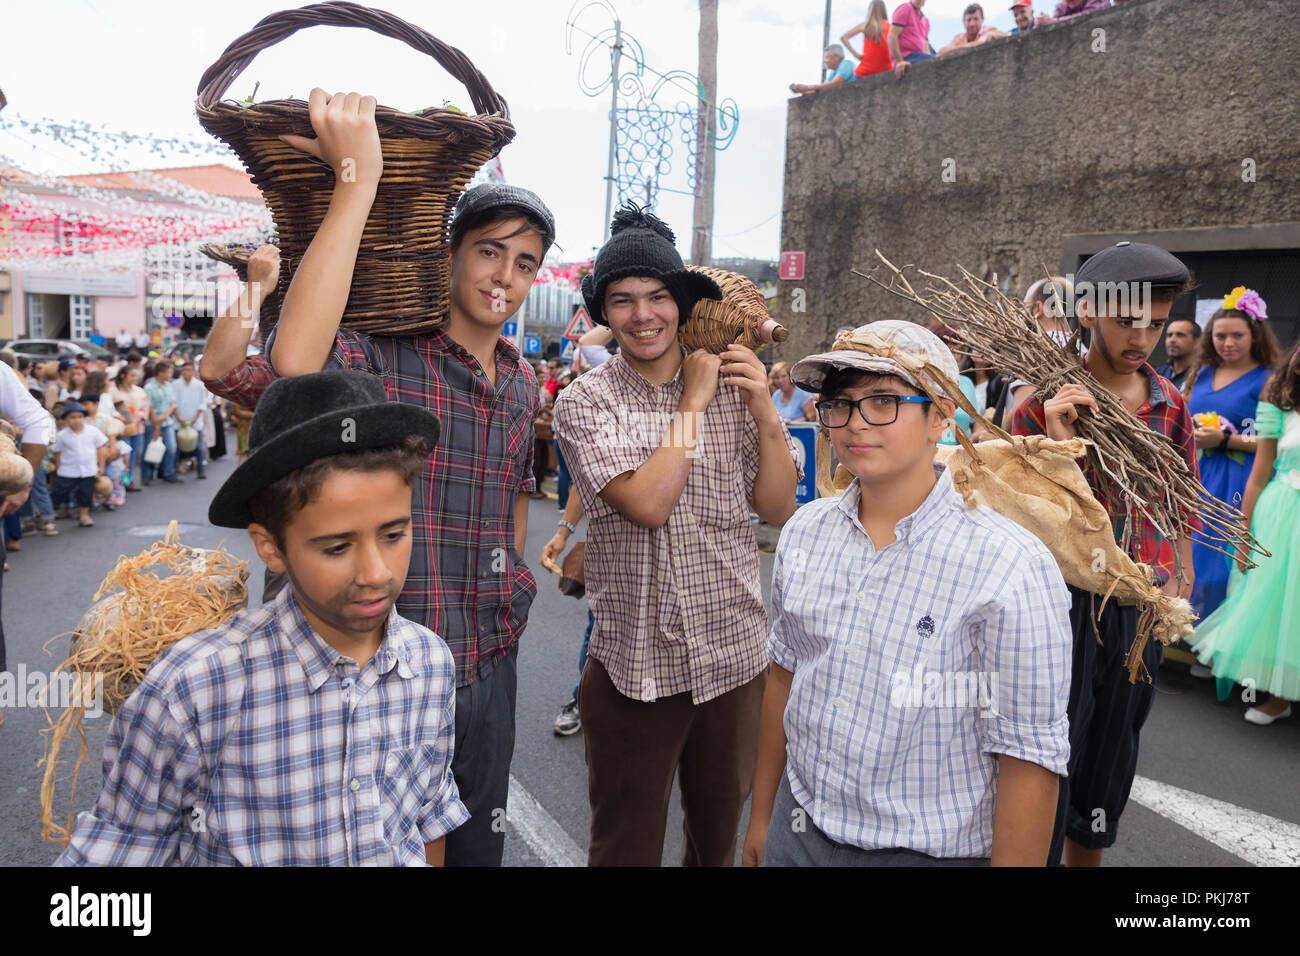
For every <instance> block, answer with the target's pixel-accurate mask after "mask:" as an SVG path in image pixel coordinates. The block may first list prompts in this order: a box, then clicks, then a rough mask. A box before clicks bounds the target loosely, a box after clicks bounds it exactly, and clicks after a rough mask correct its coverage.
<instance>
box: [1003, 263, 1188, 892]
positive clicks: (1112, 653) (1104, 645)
mask: <svg viewBox="0 0 1300 956" xmlns="http://www.w3.org/2000/svg"><path fill="white" fill-rule="evenodd" d="M1190 288H1192V281H1191V274H1190V273H1189V272H1188V270H1187V267H1186V266H1184V265H1183V263H1182V262H1180V261H1179V260H1178V259H1177V258H1176V257H1175V256H1173V255H1171V254H1170V253H1168V252H1166V251H1165V250H1164V249H1161V248H1159V247H1158V246H1153V245H1148V244H1146V243H1141V242H1119V243H1116V244H1115V245H1114V246H1111V247H1110V248H1108V249H1103V250H1102V251H1101V252H1099V253H1097V254H1096V255H1095V256H1093V257H1092V258H1090V259H1089V260H1088V261H1087V262H1085V263H1084V264H1083V265H1082V266H1080V267H1079V271H1078V272H1077V273H1076V274H1075V278H1074V294H1075V311H1076V314H1077V315H1078V319H1079V324H1080V325H1081V326H1083V327H1084V328H1086V329H1089V330H1091V332H1092V342H1091V344H1090V346H1089V348H1088V352H1087V354H1086V355H1085V356H1084V367H1085V368H1087V370H1088V371H1089V373H1091V375H1092V377H1093V378H1094V379H1096V381H1097V385H1098V386H1099V387H1101V388H1104V389H1108V390H1109V391H1111V392H1112V393H1114V394H1115V396H1116V397H1118V398H1119V399H1120V400H1121V401H1122V402H1123V403H1124V407H1125V408H1127V409H1128V410H1129V411H1130V412H1132V413H1133V414H1134V415H1136V416H1137V417H1138V418H1139V419H1140V420H1141V421H1143V422H1144V423H1145V424H1146V426H1147V427H1148V428H1150V429H1151V430H1152V431H1154V432H1156V433H1158V434H1160V435H1163V436H1164V437H1165V438H1166V439H1168V440H1169V441H1170V442H1171V443H1172V444H1173V445H1174V447H1175V448H1176V449H1177V450H1178V452H1179V454H1181V455H1182V456H1183V458H1184V459H1186V461H1187V467H1188V469H1189V470H1190V471H1191V473H1192V474H1193V475H1199V470H1198V468H1197V464H1196V443H1195V440H1194V439H1195V434H1194V431H1193V428H1192V420H1191V416H1190V415H1189V414H1188V412H1187V404H1186V403H1185V402H1184V401H1183V396H1182V394H1181V393H1180V392H1179V391H1178V389H1177V388H1175V387H1174V385H1173V384H1172V383H1171V382H1169V381H1167V380H1166V379H1163V378H1161V377H1160V376H1159V375H1157V374H1156V372H1155V369H1153V368H1152V367H1151V366H1150V365H1149V364H1148V362H1147V359H1148V358H1150V356H1151V353H1152V352H1153V351H1154V350H1155V347H1156V345H1157V344H1159V342H1160V336H1161V333H1162V332H1163V330H1164V327H1165V322H1166V320H1167V319H1168V318H1169V311H1170V309H1171V308H1172V306H1173V304H1174V300H1175V299H1177V298H1178V296H1179V295H1181V294H1182V293H1183V292H1185V291H1187V290H1188V289H1190ZM1117 293H1122V294H1117ZM1096 407H1097V400H1096V398H1094V397H1093V394H1092V392H1091V391H1090V390H1089V389H1088V388H1085V387H1083V386H1082V385H1066V386H1064V387H1063V388H1062V389H1061V390H1060V391H1059V392H1057V393H1056V395H1054V396H1052V397H1051V398H1048V399H1046V401H1044V400H1043V397H1042V396H1036V397H1034V398H1031V399H1030V400H1029V401H1027V402H1025V404H1024V405H1021V406H1020V407H1019V408H1017V409H1016V412H1015V415H1014V417H1013V419H1012V432H1013V433H1014V434H1017V435H1044V434H1045V435H1047V436H1048V437H1049V438H1052V439H1055V440H1058V441H1064V440H1066V439H1069V438H1073V437H1074V434H1075V426H1074V421H1075V420H1076V419H1077V418H1078V417H1079V409H1080V408H1089V409H1093V410H1095V409H1096ZM1085 473H1086V475H1087V478H1088V483H1089V484H1090V485H1091V486H1092V489H1093V494H1094V495H1095V496H1096V497H1097V499H1098V500H1099V501H1100V502H1101V503H1102V504H1103V505H1104V506H1105V507H1106V510H1107V512H1108V513H1109V514H1110V520H1111V524H1112V525H1113V526H1114V528H1115V536H1116V537H1115V540H1116V542H1117V543H1121V544H1122V541H1123V538H1124V532H1125V528H1126V527H1128V526H1129V525H1131V526H1132V536H1131V544H1130V545H1129V555H1130V557H1132V558H1133V559H1134V560H1135V561H1138V562H1141V563H1143V564H1147V565H1150V567H1151V568H1152V570H1153V571H1154V572H1155V575H1156V580H1157V583H1159V584H1161V585H1162V586H1163V588H1164V590H1165V593H1167V594H1170V595H1177V596H1179V597H1187V596H1188V595H1189V594H1190V593H1191V590H1192V553H1191V539H1190V538H1188V539H1186V540H1184V541H1181V542H1170V541H1168V540H1166V539H1164V538H1163V537H1162V536H1161V535H1160V534H1159V532H1158V531H1157V530H1156V528H1155V526H1154V525H1153V524H1152V523H1151V522H1150V521H1149V520H1148V519H1147V518H1145V517H1143V516H1142V515H1141V514H1139V513H1138V512H1137V511H1136V509H1131V508H1129V507H1128V506H1127V505H1126V503H1125V502H1123V501H1122V500H1110V499H1111V497H1112V496H1110V495H1108V494H1107V493H1105V492H1104V491H1102V490H1100V489H1099V486H1098V477H1097V476H1096V475H1095V474H1093V473H1092V471H1091V469H1086V470H1085ZM1174 547H1178V548H1179V549H1180V551H1181V562H1180V563H1181V567H1182V573H1183V577H1182V580H1178V579H1177V578H1176V576H1175V575H1174V568H1175V563H1176V562H1175V556H1174ZM1070 596H1071V599H1072V606H1071V608H1070V624H1071V627H1072V628H1073V631H1074V663H1073V671H1072V674H1071V678H1070V709H1069V713H1070V766H1069V773H1068V775H1067V776H1066V777H1065V778H1064V779H1062V781H1061V793H1060V798H1059V803H1058V807H1057V818H1056V831H1055V834H1054V835H1053V838H1052V855H1051V860H1050V862H1051V864H1052V865H1056V864H1058V863H1060V862H1061V861H1062V857H1064V862H1065V865H1066V866H1100V865H1101V854H1102V850H1104V849H1105V848H1106V847H1109V846H1113V845H1114V843H1115V839H1116V836H1117V833H1118V826H1119V818H1120V815H1121V814H1122V813H1123V812H1124V807H1125V805H1126V804H1127V803H1128V795H1129V790H1130V789H1131V788H1132V786H1133V775H1134V774H1135V773H1136V771H1137V758H1138V737H1139V734H1140V733H1141V730H1142V725H1143V724H1144V723H1145V722H1146V719H1147V714H1148V713H1149V712H1150V710H1151V703H1152V701H1153V699H1154V697H1155V675H1156V671H1157V670H1158V668H1159V664H1160V653H1161V652H1160V643H1159V642H1158V641H1148V642H1147V645H1146V648H1145V650H1144V652H1143V661H1142V662H1143V664H1144V665H1145V668H1146V671H1147V673H1148V674H1149V675H1150V679H1149V680H1148V681H1138V682H1137V683H1130V682H1129V676H1128V674H1129V672H1128V669H1127V668H1125V667H1124V659H1125V657H1126V655H1127V654H1128V649H1129V647H1130V646H1131V645H1132V643H1133V641H1134V639H1135V638H1136V637H1137V628H1138V614H1137V608H1135V607H1125V606H1122V605H1120V604H1118V603H1117V602H1115V601H1107V602H1106V604H1105V607H1104V608H1103V609H1102V610H1101V614H1100V616H1098V614H1097V608H1098V607H1099V606H1100V605H1101V603H1102V597H1101V596H1100V595H1095V594H1090V593H1089V592H1087V591H1084V590H1082V589H1080V588H1076V587H1073V586H1072V587H1071V588H1070Z"/></svg>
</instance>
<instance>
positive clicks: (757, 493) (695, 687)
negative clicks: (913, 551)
mask: <svg viewBox="0 0 1300 956" xmlns="http://www.w3.org/2000/svg"><path fill="white" fill-rule="evenodd" d="M673 242H674V237H673V232H672V230H671V229H669V228H668V226H667V225H666V224H665V223H664V222H662V221H661V220H659V219H658V218H656V217H655V216H653V215H650V214H649V213H645V212H642V211H641V210H640V209H638V208H637V207H635V206H632V205H628V206H625V207H624V208H622V209H620V210H619V212H618V214H617V215H616V216H615V218H614V223H613V228H612V229H611V235H610V238H609V241H608V242H606V243H605V245H604V246H603V247H602V248H601V250H600V252H599V253H598V254H597V255H596V261H595V264H594V268H593V271H592V272H591V273H590V274H589V275H587V276H586V277H584V279H583V283H582V294H583V298H584V299H585V300H586V304H587V310H588V312H589V313H590V315H591V317H592V319H593V320H594V321H595V322H597V323H599V324H601V325H605V326H608V327H609V328H610V330H611V331H612V332H613V334H614V338H615V339H616V340H617V341H618V346H619V351H618V354H617V355H615V356H614V357H613V358H611V359H609V360H608V361H606V362H605V363H603V364H602V365H600V366H599V367H598V368H596V369H593V370H592V371H590V372H588V373H586V374H585V375H582V376H579V378H578V379H577V380H576V381H575V382H573V384H571V385H569V387H568V388H566V389H564V390H563V391H562V392H561V393H560V395H559V398H557V399H556V403H555V419H554V428H555V436H556V438H557V440H558V441H559V443H560V450H561V453H562V454H563V455H564V460H565V461H566V462H568V463H569V466H570V472H571V473H572V476H573V480H574V484H575V486H576V487H577V489H578V494H579V496H580V498H581V500H582V505H583V507H584V509H585V510H586V512H587V515H588V518H589V521H590V529H589V531H588V534H587V551H586V561H585V567H586V587H587V600H588V602H589V605H590V607H591V611H592V614H593V615H594V619H595V626H594V627H593V629H592V632H591V643H590V646H589V648H588V653H587V663H586V666H585V667H584V669H583V673H582V681H581V684H580V689H579V695H578V709H579V711H580V712H581V714H582V723H583V733H584V738H585V744H586V756H587V769H588V785H587V787H588V794H589V796H590V799H591V844H590V847H589V849H588V862H589V863H590V864H591V865H592V866H658V865H659V863H660V861H661V859H662V856H663V838H664V827H665V825H666V820H667V814H668V802H669V799H670V797H671V793H672V786H673V777H674V774H676V775H677V781H678V784H679V786H680V787H681V794H682V808H683V811H684V813H685V818H686V819H685V830H686V833H685V836H686V839H685V841H684V846H683V863H684V864H685V865H702V866H729V865H731V864H732V863H733V862H734V860H735V852H736V838H737V831H738V829H739V824H740V817H741V813H742V812H743V810H744V806H745V801H746V799H747V798H748V796H749V786H750V780H751V778H752V776H753V770H754V757H755V752H756V747H757V743H758V713H759V705H760V702H761V698H762V693H763V675H764V671H765V670H766V665H767V661H766V659H765V656H764V654H763V638H764V635H765V633H766V631H767V615H766V613H765V611H764V608H763V596H762V591H761V588H760V582H759V570H758V569H759V564H758V560H759V559H758V546H757V542H756V540H755V538H754V532H753V529H752V527H751V525H750V521H749V509H750V507H751V506H752V507H753V509H754V511H756V512H757V513H758V515H759V517H760V518H762V519H763V520H765V521H767V522H769V523H771V524H780V523H781V522H783V521H785V520H786V518H788V517H789V516H790V514H791V513H792V512H793V511H794V505H795V485H796V484H797V482H798V480H799V471H798V468H797V466H796V464H795V461H796V452H795V447H794V445H793V443H792V441H791V439H790V436H789V433H788V432H787V431H786V429H785V426H784V425H783V424H782V423H781V420H780V418H779V417H778V415H777V413H776V408H775V406H774V405H773V404H772V401H771V398H770V397H769V394H768V390H767V375H766V372H765V370H764V368H763V365H762V363H761V362H760V361H759V360H758V357H757V356H756V355H755V354H754V353H753V352H752V351H751V350H750V349H748V348H745V347H743V346H741V345H732V346H731V347H730V348H729V349H728V350H727V351H724V352H723V353H722V354H721V355H714V354H711V353H709V352H706V351H704V350H702V349H701V350H696V351H693V352H691V353H690V354H689V355H684V354H683V349H682V347H681V346H680V345H679V344H678V342H677V331H678V328H679V327H680V326H681V324H682V323H683V322H687V321H692V320H691V309H692V308H693V307H694V306H695V303H696V302H698V301H699V300H700V299H701V298H706V297H707V298H715V299H716V298H721V291H720V290H719V288H718V286H717V284H716V283H715V282H714V281H713V280H712V279H709V278H708V277H706V276H704V275H703V274H702V273H698V272H691V271H690V270H688V269H686V268H685V267H684V265H683V264H682V259H681V256H680V255H678V253H677V250H676V248H675V247H674V245H673Z"/></svg>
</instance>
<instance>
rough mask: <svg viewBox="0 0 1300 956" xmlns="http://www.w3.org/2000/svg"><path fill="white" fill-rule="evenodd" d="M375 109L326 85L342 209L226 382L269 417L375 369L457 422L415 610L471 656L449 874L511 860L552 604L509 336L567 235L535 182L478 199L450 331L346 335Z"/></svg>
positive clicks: (423, 497) (433, 497) (453, 247)
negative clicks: (284, 400) (512, 819)
mask: <svg viewBox="0 0 1300 956" xmlns="http://www.w3.org/2000/svg"><path fill="white" fill-rule="evenodd" d="M374 110H375V101H374V98H373V97H368V96H367V97H359V96H357V95H356V94H349V95H347V96H346V97H339V96H335V97H330V96H329V95H327V94H326V93H325V92H324V91H323V90H320V89H315V90H312V92H311V99H310V103H309V112H310V114H311V121H312V127H313V129H314V130H315V132H316V134H317V137H318V138H316V139H308V138H305V137H301V136H286V137H285V140H286V141H287V142H289V143H290V144H291V145H293V146H295V147H297V148H299V149H302V150H304V151H306V152H310V153H312V154H313V155H315V156H317V157H319V158H321V159H322V160H323V161H324V162H326V163H328V164H330V165H331V166H333V167H334V169H335V173H336V175H335V186H334V192H333V195H332V197H331V199H330V206H329V211H328V212H327V213H326V215H325V218H324V220H323V221H322V222H321V225H320V228H319V229H318V230H317V232H316V235H315V236H314V237H313V238H312V242H311V245H310V246H309V247H308V249H307V252H306V253H305V254H304V255H303V257H302V260H301V261H300V262H299V263H297V264H296V268H295V271H294V275H293V281H292V282H291V283H290V285H289V289H288V291H287V293H286V294H285V297H284V304H283V307H282V309H281V311H280V319H279V322H278V323H277V325H276V328H275V331H274V332H273V333H272V334H271V335H270V336H268V337H267V340H266V348H265V355H266V357H267V359H269V361H270V363H271V365H273V366H274V368H272V367H271V366H270V365H265V364H264V362H265V360H261V361H262V362H263V364H262V365H261V369H260V372H259V371H255V370H256V361H257V360H256V359H250V360H248V361H247V362H245V363H241V364H240V365H238V366H236V367H235V369H234V370H232V371H231V372H230V373H229V374H228V375H227V376H225V377H224V378H225V381H223V382H210V383H208V387H209V389H210V390H211V391H212V392H214V393H215V394H218V395H221V396H222V397H224V398H229V399H231V400H232V401H235V402H238V403H239V404H240V405H243V406H244V407H245V408H255V407H256V405H257V396H258V395H259V394H260V391H261V388H262V387H264V384H265V381H267V380H270V379H273V378H274V377H275V376H276V375H285V376H290V375H302V374H308V373H311V372H315V371H318V370H319V369H321V368H322V367H326V366H334V367H339V368H355V369H363V370H366V371H370V372H373V373H374V374H376V375H378V376H379V377H380V379H381V380H382V381H383V383H384V389H385V391H386V393H387V394H388V397H389V399H390V400H392V401H396V402H409V403H411V404H414V405H417V406H419V407H422V408H428V409H430V410H432V411H433V412H434V413H435V414H437V415H438V418H439V420H440V421H441V422H442V423H443V440H442V441H441V442H440V443H439V446H438V447H437V448H436V449H434V450H433V454H432V455H431V456H430V457H429V459H428V461H427V462H426V464H425V467H424V469H423V470H422V471H421V473H420V476H419V478H418V479H417V481H416V485H415V501H416V507H415V512H414V513H415V529H414V537H415V547H414V550H413V551H412V556H411V572H410V574H409V576H408V577H407V584H406V589H405V591H404V592H403V593H402V596H401V598H400V600H399V603H398V606H399V608H400V609H401V611H402V613H403V614H404V615H405V616H407V617H409V618H410V619H411V620H413V621H418V622H419V623H421V624H423V625H425V626H426V627H428V628H430V629H431V630H435V631H437V632H438V634H440V635H441V636H442V637H443V639H444V640H445V641H446V642H447V645H448V646H449V647H450V648H451V651H452V654H453V655H454V656H455V658H456V687H457V690H456V734H457V747H456V766H455V767H454V768H453V769H454V770H455V774H456V783H457V786H458V787H459V788H460V794H461V799H462V800H464V802H465V805H466V806H467V807H468V808H469V811H470V814H471V820H470V823H469V824H468V825H467V826H464V827H461V828H460V829H459V830H457V831H456V832H455V833H454V834H453V835H452V836H451V838H450V839H449V840H448V842H447V865H448V866H460V865H465V866H499V865H500V864H501V859H502V855H503V853H504V850H505V831H504V828H503V827H502V826H501V825H500V819H501V814H502V813H503V812H504V811H505V810H506V804H507V801H508V794H509V781H510V761H511V759H512V758H513V755H514V744H515V691H516V684H517V669H518V657H519V639H520V637H521V636H522V634H523V631H524V627H525V625H526V624H527V621H528V612H529V608H530V607H531V605H532V601H533V598H534V597H535V596H536V594H537V583H536V581H535V580H534V579H533V575H532V572H531V571H530V570H529V568H528V564H527V562H525V560H524V558H523V552H524V544H525V537H526V534H527V530H528V501H529V495H530V494H531V493H532V492H533V491H535V490H536V485H535V482H534V478H533V474H532V453H533V443H532V430H533V429H532V423H533V419H534V418H536V417H537V408H538V404H539V402H538V385H537V378H536V375H535V374H534V372H533V370H532V368H531V366H529V364H528V363H527V362H526V361H524V360H523V359H522V357H521V356H520V354H519V350H518V349H517V348H515V346H514V344H513V343H512V342H510V341H509V340H507V339H505V338H503V337H502V335H501V331H502V326H503V325H504V324H505V322H506V321H507V320H508V319H509V318H510V317H511V316H512V315H513V314H514V313H515V312H516V311H518V309H519V308H520V306H521V305H522V304H523V301H524V298H525V296H526V295H527V294H528V292H529V290H530V289H531V288H532V285H533V280H534V279H535V277H536V275H537V270H538V269H539V268H540V267H541V264H542V261H543V259H544V257H545V255H546V250H547V249H548V248H549V247H550V245H551V243H552V242H554V241H555V219H554V217H553V216H552V215H551V212H550V210H549V209H547V208H546V205H545V204H544V203H543V202H542V200H541V199H540V198H539V197H538V196H537V195H536V194H535V193H533V192H530V191H529V190H527V189H522V188H520V187H518V186H511V185H506V184H504V183H495V184H485V185H481V186H476V187H474V188H473V189H470V190H468V191H467V192H465V193H464V194H463V195H462V196H461V197H460V200H459V201H458V202H457V204H456V211H455V216H454V217H453V219H452V222H451V226H450V229H449V234H448V239H449V257H450V260H451V264H450V273H451V274H450V281H449V289H448V293H449V294H448V303H447V319H446V323H445V324H444V325H442V326H440V327H438V328H436V329H433V330H431V331H429V332H425V333H423V334H421V335H418V336H385V335H369V334H366V333H362V332H357V331H355V330H352V329H344V328H339V321H340V319H341V318H342V316H343V310H344V306H345V305H346V303H347V298H348V290H349V287H350V285H351V279H352V272H353V269H354V268H355V266H356V256H357V249H358V247H359V244H360V241H361V234H362V231H363V229H364V228H365V225H366V222H367V219H368V217H369V215H370V210H371V206H372V205H373V203H374V199H375V195H376V190H377V189H378V186H379V179H380V175H381V173H382V172H383V171H384V158H383V155H382V150H381V148H380V143H379V134H378V132H377V130H376V127H375V119H374ZM426 238H427V237H426ZM399 291H401V292H402V293H403V294H408V293H409V294H410V295H417V294H428V293H427V291H422V290H415V289H410V290H399ZM208 359H209V356H208V355H205V356H204V362H205V363H207V361H208ZM208 374H211V372H209V373H208ZM241 379H242V380H243V382H242V385H241V381H240V380H241ZM227 386H233V387H227Z"/></svg>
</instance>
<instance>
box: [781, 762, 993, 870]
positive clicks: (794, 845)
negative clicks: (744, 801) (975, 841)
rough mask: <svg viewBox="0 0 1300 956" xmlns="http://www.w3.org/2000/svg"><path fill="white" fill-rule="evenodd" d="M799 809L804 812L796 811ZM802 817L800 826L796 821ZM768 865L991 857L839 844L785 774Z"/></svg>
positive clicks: (969, 862)
mask: <svg viewBox="0 0 1300 956" xmlns="http://www.w3.org/2000/svg"><path fill="white" fill-rule="evenodd" d="M796 810H799V811H800V812H799V813H798V814H796V813H795V811H796ZM796 820H799V822H800V824H801V825H800V826H794V825H793V824H794V823H795V822H796ZM763 865H764V866H988V865H989V861H988V859H987V858H983V857H979V858H969V859H958V858H949V859H941V858H939V857H934V856H929V855H927V854H925V853H918V852H917V851H915V850H906V849H903V848H902V847H896V848H894V849H889V850H864V849H862V848H861V847H856V846H849V845H847V844H844V843H836V842H835V841H834V840H832V839H831V838H830V837H828V836H827V835H826V834H824V833H822V831H821V830H818V829H817V827H816V826H814V825H813V822H812V820H811V819H810V817H809V814H808V812H807V811H806V810H804V809H803V808H802V807H800V806H799V804H798V802H796V801H795V798H794V794H793V793H792V792H791V791H790V777H789V775H787V774H785V773H783V774H781V787H780V789H778V790H777V791H776V802H775V803H774V805H773V807H772V823H771V825H770V826H769V827H768V830H767V843H766V844H765V846H764V848H763Z"/></svg>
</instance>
